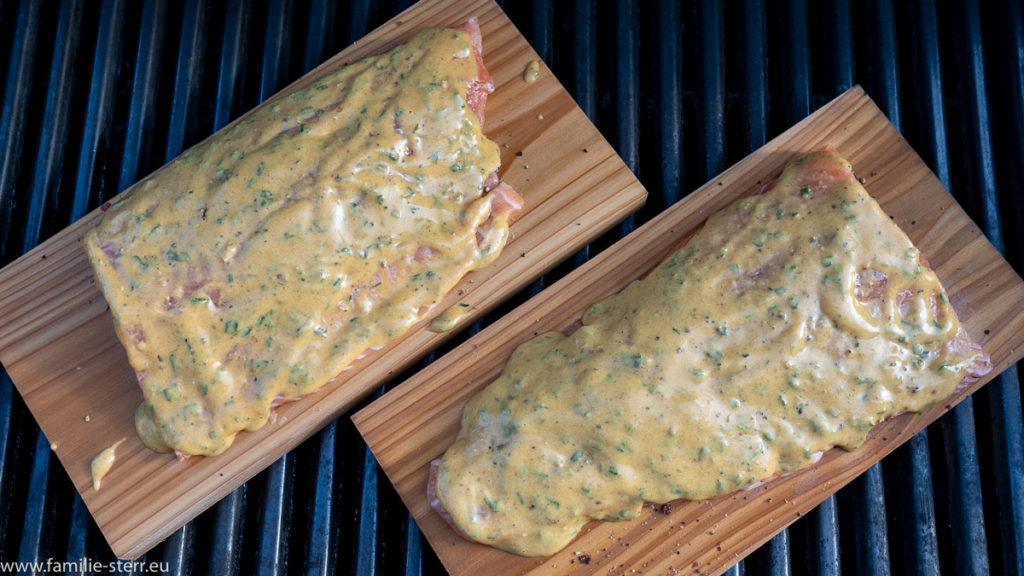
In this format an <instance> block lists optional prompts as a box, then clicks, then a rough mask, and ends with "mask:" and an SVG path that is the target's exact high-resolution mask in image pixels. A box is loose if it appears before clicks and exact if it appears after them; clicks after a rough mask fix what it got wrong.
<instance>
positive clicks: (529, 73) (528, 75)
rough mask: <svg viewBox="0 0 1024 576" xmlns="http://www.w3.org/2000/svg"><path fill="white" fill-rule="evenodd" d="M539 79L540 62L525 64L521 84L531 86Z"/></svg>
mask: <svg viewBox="0 0 1024 576" xmlns="http://www.w3.org/2000/svg"><path fill="white" fill-rule="evenodd" d="M539 77H540V62H538V61H537V60H530V61H529V62H527V63H526V68H524V69H523V82H526V83H527V84H533V83H534V82H536V81H537V78H539Z"/></svg>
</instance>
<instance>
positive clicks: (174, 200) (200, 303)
mask: <svg viewBox="0 0 1024 576" xmlns="http://www.w3.org/2000/svg"><path fill="white" fill-rule="evenodd" d="M476 78H477V61H476V58H475V57H474V52H473V50H472V46H471V39H470V36H469V34H467V33H466V32H463V31H457V30H452V29H431V30H424V31H421V32H419V33H417V34H416V35H415V36H413V37H412V38H411V39H410V40H409V42H408V43H406V44H404V45H401V46H398V47H396V48H394V49H393V50H391V51H390V52H387V53H385V54H382V55H379V56H375V57H371V58H367V59H365V60H362V61H360V62H357V63H354V64H351V65H348V66H346V67H343V68H341V69H339V70H337V71H336V72H333V73H331V74H329V75H327V76H324V77H322V78H320V79H319V80H317V81H315V82H314V83H313V84H312V85H310V86H308V87H306V88H304V89H301V90H298V91H295V92H293V93H291V94H288V95H287V96H282V97H279V98H276V99H275V100H274V101H273V102H271V103H269V105H265V106H262V107H260V108H259V109H258V110H256V111H254V112H253V113H252V114H251V115H249V116H248V117H247V118H245V120H243V121H242V122H241V123H239V124H237V125H235V126H233V127H232V128H230V129H228V130H226V131H222V132H219V133H217V134H216V135H214V136H211V137H210V138H208V139H207V140H205V141H203V142H201V143H200V144H198V145H196V146H194V147H193V148H191V149H189V150H187V151H185V152H184V153H183V154H182V155H181V156H180V157H178V158H177V159H175V160H174V161H172V162H171V163H169V164H168V165H167V166H165V167H163V168H162V169H160V170H159V171H157V172H156V173H154V174H153V175H151V176H150V177H148V178H146V179H145V180H143V181H141V182H140V183H139V184H136V185H135V186H133V187H132V188H131V190H130V191H129V192H128V193H127V194H126V195H125V197H124V199H123V200H121V201H120V202H119V203H117V204H116V205H114V206H112V207H111V208H110V209H109V210H108V211H107V213H106V215H105V217H104V219H103V221H102V222H101V224H100V225H99V227H98V228H97V229H95V230H93V231H90V232H89V233H88V234H87V235H86V237H85V239H84V242H85V245H86V249H87V251H88V254H89V257H90V261H91V263H92V265H93V267H94V270H95V272H96V277H97V279H98V280H99V283H100V286H101V288H102V290H103V293H104V296H105V297H106V299H107V301H108V303H109V304H110V308H111V312H112V314H113V316H114V321H115V326H116V329H117V332H118V335H119V337H120V339H121V341H122V343H124V345H125V348H126V350H127V352H128V357H129V360H130V363H131V365H132V367H133V368H135V370H136V372H137V373H138V375H139V378H140V383H141V385H142V388H143V391H144V395H145V401H144V403H143V404H142V405H141V406H140V407H139V409H138V411H137V412H136V427H137V429H138V431H139V434H140V436H141V438H142V439H143V441H144V442H145V444H146V445H147V446H149V447H150V448H152V449H154V450H157V451H169V450H176V451H179V452H181V453H185V454H203V455H212V454H218V453H220V452H222V451H223V450H225V449H226V448H227V447H228V446H230V445H231V443H232V441H233V439H234V437H235V435H236V434H237V433H238V432H239V431H241V430H255V429H258V428H260V427H261V426H263V425H264V424H265V423H266V422H267V420H268V417H269V416H270V410H271V405H272V403H273V402H275V400H279V399H281V398H295V397H299V396H303V395H305V394H309V393H312V392H314V391H315V390H317V389H318V388H320V387H321V386H322V385H323V384H324V383H325V382H327V381H328V380H330V379H332V378H333V377H335V376H336V375H337V374H339V373H340V372H341V371H342V370H343V369H344V368H346V367H347V366H348V365H349V364H351V363H352V362H353V361H354V360H356V359H357V358H359V357H361V356H362V355H364V354H365V353H366V352H367V351H368V350H370V349H373V348H377V347H380V346H382V345H384V344H385V343H387V342H388V341H390V340H392V339H394V338H396V337H397V336H399V335H401V334H402V333H404V332H405V331H406V330H407V329H409V327H410V326H411V325H412V324H413V323H414V322H415V321H416V320H417V319H419V318H420V317H422V315H423V314H424V313H425V311H426V310H429V309H430V308H431V307H432V306H433V305H434V304H436V303H437V301H438V300H439V299H440V297H441V296H442V295H443V294H445V293H446V292H448V291H449V290H450V289H451V288H452V287H453V286H454V285H455V283H456V282H457V281H458V280H459V279H460V278H461V277H462V276H463V275H464V274H466V273H467V272H469V271H470V270H473V269H475V268H478V267H480V266H482V265H484V264H486V263H488V262H490V261H491V260H493V259H494V258H495V257H496V256H497V254H498V252H499V251H500V250H501V248H502V246H503V244H504V243H505V240H506V238H507V236H508V215H507V214H503V215H501V216H492V213H491V197H490V195H486V194H485V192H486V189H485V182H486V181H487V180H488V177H489V176H491V175H492V174H493V173H494V172H496V171H497V169H498V165H499V161H500V156H499V150H498V147H497V145H496V144H494V143H493V142H491V141H490V140H488V139H487V138H486V137H484V135H483V133H482V131H481V125H480V121H479V119H478V118H477V116H476V114H475V113H474V112H473V111H472V109H471V108H470V106H469V105H468V104H467V100H468V96H469V94H468V93H469V85H470V83H471V82H473V81H475V80H476Z"/></svg>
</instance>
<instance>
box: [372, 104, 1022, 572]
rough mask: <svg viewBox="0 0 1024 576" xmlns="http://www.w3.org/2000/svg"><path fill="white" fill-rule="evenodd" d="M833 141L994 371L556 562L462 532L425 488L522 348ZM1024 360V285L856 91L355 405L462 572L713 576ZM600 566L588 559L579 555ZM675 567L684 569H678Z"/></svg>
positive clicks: (428, 528)
mask: <svg viewBox="0 0 1024 576" xmlns="http://www.w3.org/2000/svg"><path fill="white" fill-rule="evenodd" d="M824 144H832V145H834V146H835V147H836V148H837V149H838V151H839V153H840V154H841V155H842V156H844V157H845V158H847V159H848V160H850V161H851V162H852V163H853V166H854V171H855V173H856V174H857V176H858V177H860V178H863V179H865V181H866V187H867V189H868V192H869V193H871V194H872V195H873V196H874V197H875V198H876V199H877V200H878V201H879V203H880V204H881V205H882V207H883V208H884V209H885V211H886V212H887V213H888V214H889V215H891V216H892V217H893V219H894V220H895V222H896V223H897V224H898V225H899V226H900V227H901V228H902V229H903V230H904V231H906V232H907V234H908V235H909V236H910V238H911V239H912V240H913V241H914V243H915V244H916V245H917V246H918V247H919V248H920V250H921V252H922V253H923V254H924V256H925V257H926V258H927V260H928V261H929V262H930V263H931V265H932V266H933V268H934V269H935V271H936V272H937V274H938V276H939V278H940V279H941V280H942V282H943V284H944V285H945V287H946V289H947V291H948V293H949V295H950V299H951V301H952V302H953V305H954V306H955V308H956V310H957V312H958V314H959V316H960V318H961V320H962V321H963V322H964V324H965V326H966V328H967V330H968V332H969V333H970V334H971V335H972V336H973V337H974V338H975V339H976V340H977V341H979V342H980V343H982V344H983V345H984V346H985V348H986V350H987V351H988V352H989V353H990V354H991V356H992V361H993V365H994V367H995V369H994V371H993V372H992V374H990V375H989V377H987V378H985V379H984V380H982V381H980V382H977V383H976V384H974V385H972V386H970V387H965V388H962V389H960V390H958V391H957V392H956V393H955V394H954V395H953V396H951V397H950V398H949V399H948V400H947V401H946V402H944V403H940V404H939V405H936V406H935V407H933V408H932V409H930V410H928V411H927V412H924V413H921V414H903V415H900V416H897V417H895V418H892V419H890V420H888V421H886V422H884V423H882V424H880V425H879V426H877V427H876V428H875V429H874V430H873V431H872V433H871V434H870V436H869V438H868V440H867V442H866V443H865V444H864V445H863V446H862V447H861V448H860V449H858V450H855V451H853V452H846V451H843V450H840V449H833V450H830V451H828V452H826V453H825V455H824V456H823V458H822V459H821V460H820V461H819V462H817V463H816V464H814V465H812V466H810V467H808V468H805V469H803V470H801V471H799V472H796V473H793V474H790V475H787V476H784V477H778V478H775V479H772V480H770V481H768V482H765V483H763V484H761V485H759V486H757V487H754V488H750V489H747V490H743V491H740V492H736V493H734V494H729V495H725V496H722V497H720V498H717V499H715V500H709V501H677V502H675V503H673V505H672V509H671V511H670V512H669V513H667V514H666V513H662V512H661V511H656V510H654V509H653V507H650V506H648V507H647V508H646V509H645V511H644V512H643V513H642V514H641V515H640V517H639V518H637V519H635V520H633V521H625V522H605V523H598V522H594V523H591V524H589V525H588V526H587V527H586V528H584V530H583V532H582V533H581V535H580V536H579V537H578V538H577V539H576V540H575V541H574V542H573V543H572V544H570V545H569V546H568V547H567V548H566V549H564V550H563V551H561V552H559V553H557V554H555V555H553V556H551V557H549V558H546V559H536V558H534V559H530V558H521V557H517V556H514V555H511V554H507V553H504V552H501V551H498V550H495V549H492V548H488V547H485V546H482V545H480V544H476V543H472V542H469V541H468V540H465V539H463V538H461V537H459V536H458V535H457V534H456V533H455V532H454V531H453V530H452V529H451V528H450V527H449V526H448V525H447V524H445V523H444V522H443V521H442V520H441V518H440V517H439V516H438V515H437V514H436V513H434V512H433V511H432V510H431V509H430V507H429V504H428V502H427V500H426V497H425V494H424V488H425V486H426V481H427V471H428V467H429V462H430V460H431V459H433V458H436V457H438V456H440V455H441V453H442V452H443V451H444V449H445V448H446V447H447V446H448V445H449V444H451V443H452V442H453V441H454V439H455V436H456V434H457V432H458V426H459V418H460V416H461V412H462V407H463V406H464V405H465V403H466V401H467V400H468V399H469V398H470V397H471V396H472V395H473V394H474V393H475V392H477V391H478V390H480V389H481V388H483V387H484V386H486V385H487V384H488V383H489V382H490V381H491V380H493V379H494V378H495V377H496V376H497V375H498V374H499V373H500V371H501V369H502V368H503V365H504V363H505V360H506V359H507V358H508V356H509V355H510V353H511V352H512V350H513V349H514V348H515V347H516V346H517V345H518V344H520V343H521V342H523V341H525V340H527V339H529V338H531V337H533V336H534V335H536V334H538V333H540V332H544V331H550V330H565V329H566V328H569V327H570V326H571V325H573V324H574V323H575V322H576V321H578V320H579V318H580V317H581V316H582V313H583V311H584V310H585V309H586V308H587V307H588V306H589V305H590V304H592V303H594V302H596V301H598V300H600V299H601V298H603V297H605V296H607V295H609V294H612V293H614V292H616V291H618V290H620V289H622V288H623V287H624V286H626V285H627V284H628V283H629V282H631V281H632V280H634V279H636V278H638V277H640V276H642V275H644V274H645V273H647V272H648V271H650V270H651V269H652V268H653V267H654V266H655V265H657V264H658V263H659V262H661V261H662V260H664V259H665V258H666V257H667V256H669V255H670V254H671V253H672V252H673V251H674V249H675V248H676V247H677V246H679V245H680V243H681V242H682V241H683V240H684V239H686V238H687V237H689V236H690V235H691V234H692V232H693V231H694V230H695V229H696V228H697V227H699V226H700V225H701V224H702V223H703V222H704V220H705V219H706V218H707V216H708V215H709V214H711V213H712V212H714V211H716V210H718V209H720V208H722V207H724V206H726V205H727V204H729V203H731V202H733V201H735V200H737V199H739V198H741V197H744V196H749V195H751V194H753V193H754V192H755V191H756V190H757V189H758V188H759V187H760V186H761V184H762V183H764V182H767V181H769V180H770V179H772V178H774V177H775V176H777V175H778V174H779V173H781V171H782V168H783V167H784V165H785V164H786V163H787V162H788V161H790V160H792V159H794V158H795V157H796V156H798V155H799V154H801V153H803V152H806V151H810V150H813V149H816V148H819V147H820V146H822V145H824ZM1022 354H1024V282H1022V281H1021V279H1020V277H1019V276H1017V274H1016V273H1015V272H1014V271H1013V270H1012V269H1011V268H1010V266H1009V265H1008V264H1007V263H1006V261H1005V260H1004V259H1003V258H1002V257H1001V256H1000V255H999V253H998V252H997V251H996V250H995V249H994V248H993V247H992V245H991V244H990V243H989V242H988V241H987V240H986V239H985V237H984V236H983V235H982V233H981V231H980V230H979V229H978V227H977V226H975V225H974V223H973V222H972V221H971V220H970V218H969V217H968V216H967V214H966V213H965V212H964V211H963V210H962V209H961V208H960V206H959V205H957V203H956V202H955V200H954V199H953V197H952V196H951V195H950V194H949V193H948V192H947V191H946V190H945V188H943V186H942V184H941V183H940V182H939V180H938V179H937V178H936V177H935V175H934V174H932V172H931V171H930V170H929V169H928V167H927V166H926V165H925V164H924V163H923V162H922V161H921V159H920V158H919V157H918V156H917V154H916V153H915V152H914V151H913V150H912V149H911V148H910V146H909V145H907V143H906V142H905V141H904V140H903V138H902V137H901V136H900V134H899V133H898V132H897V131H896V129H895V128H894V127H893V126H892V124H890V123H889V121H888V120H887V119H886V118H885V116H884V115H883V114H882V112H881V111H880V110H879V109H878V108H877V107H876V106H875V104H874V103H873V102H872V101H871V100H870V98H868V97H867V95H866V94H865V93H864V92H863V90H861V89H860V88H859V87H855V88H853V89H851V90H849V91H848V92H846V93H845V94H843V95H841V96H840V97H839V98H837V99H835V100H834V101H832V102H831V103H829V104H828V105H826V106H825V107H823V108H822V109H821V110H819V111H817V112H815V113H814V114H812V115H811V116H809V117H808V118H806V119H805V120H803V121H802V122H800V123H799V124H797V125H796V126H794V127H792V128H791V129H789V130H787V131H786V132H785V133H783V134H782V135H781V136H779V137H777V138H775V139H774V140H772V141H771V142H769V143H768V144H766V145H765V146H763V147H762V148H760V149H758V150H757V151H755V152H754V153H753V154H751V155H750V156H748V157H747V158H745V159H744V160H742V161H741V162H739V163H738V164H736V165H735V166H733V167H732V168H730V169H729V170H727V171H726V172H724V173H723V174H721V175H720V176H718V177H717V178H715V179H714V180H712V181H711V182H708V183H707V184H705V185H704V186H702V187H701V188H700V189H698V190H697V191H696V192H694V193H693V194H691V195H690V196H688V197H687V198H685V199H684V200H683V201H681V202H679V203H677V204H675V205H674V206H672V207H671V208H669V209H667V210H666V211H664V212H663V213H662V214H660V215H659V216H658V217H656V218H654V219H653V220H651V221H650V222H648V223H647V224H646V225H644V226H643V227H642V228H640V229H638V230H636V231H635V232H634V233H632V234H630V235H629V236H627V237H626V238H624V239H622V240H620V241H619V242H618V243H616V244H615V245H614V246H612V247H611V248H609V249H608V250H606V251H604V252H602V253H601V254H600V255H599V256H598V257H596V258H594V259H593V260H591V261H590V262H588V263H587V264H586V265H584V266H582V267H580V268H578V269H577V270H575V271H574V272H572V273H571V274H569V275H568V276H566V277H565V278H563V279H562V280H561V281H559V282H558V283H556V284H554V285H552V286H551V287H549V288H548V289H546V290H545V291H543V292H541V293H540V294H538V295H537V296H536V297H535V298H533V299H531V300H530V301H528V302H527V303H525V304H523V305H522V306H520V307H519V308H517V309H516V310H515V311H514V312H512V313H510V314H508V315H507V316H505V317H504V318H502V319H501V320H500V321H498V322H496V323H495V324H493V325H491V326H489V327H488V328H487V329H485V330H484V331H482V332H480V333H479V334H477V335H476V336H474V337H473V338H471V339H470V340H468V341H467V342H466V343H465V344H463V345H461V346H459V347H458V348H456V349H455V350H453V351H452V352H450V353H449V354H447V355H445V356H444V357H442V358H441V359H439V360H438V361H436V362H434V363H432V364H431V365H430V366H428V367H427V368H426V369H424V370H423V371H421V372H419V373H418V374H416V375H415V376H413V377H412V378H410V379H409V380H408V381H407V382H405V383H403V384H402V385H400V386H398V387H397V388H395V389H394V390H392V391H391V392H389V393H388V394H386V395H384V396H383V397H381V398H380V399H378V400H377V401H375V402H373V403H372V404H370V405H369V406H367V407H366V408H364V409H363V410H361V411H359V412H358V413H357V414H356V415H355V416H354V417H353V420H354V421H355V423H356V426H357V427H358V428H359V431H360V433H361V434H362V435H363V437H364V438H365V439H366V441H367V443H368V444H369V446H370V448H371V449H372V450H373V452H374V454H375V455H376V457H377V459H378V460H379V461H380V463H381V466H382V467H383V469H384V471H385V472H386V473H387V475H388V477H389V478H390V479H391V481H392V483H393V484H394V485H395V487H396V488H397V490H398V492H399V494H400V495H401V497H402V498H403V500H404V502H405V503H406V505H407V506H408V507H409V509H410V510H411V511H412V513H413V515H414V517H415V518H416V521H417V522H419V525H420V527H421V528H422V529H423V531H424V533H425V534H426V536H427V538H428V540H429V541H430V543H431V545H432V546H433V547H434V549H435V550H436V551H437V553H438V555H439V556H440V558H441V560H442V561H443V562H444V564H445V566H446V567H447V568H448V570H449V571H450V572H451V573H452V574H456V575H471V574H482V573H484V570H486V573H487V574H489V575H490V576H502V575H507V574H532V575H552V574H605V573H615V574H622V573H632V572H631V570H634V569H635V570H638V571H642V572H643V573H649V574H664V573H673V574H675V573H679V574H698V573H699V574H715V573H720V572H722V571H724V570H725V569H726V568H727V567H728V566H730V565H732V564H734V563H735V562H737V561H738V560H739V559H740V558H742V557H744V556H746V555H747V554H748V553H750V552H751V551H753V550H754V549H755V548H756V547H758V546H759V545H761V544H762V543H764V542H766V541H767V540H769V539H770V538H771V537H772V536H773V535H775V534H776V533H778V532H779V531H781V530H782V529H783V528H784V527H786V526H787V525H788V524H790V523H792V522H793V521H794V520H796V519H797V518H798V517H800V516H801V515H802V514H805V513H807V512H808V511H809V510H811V509H812V508H814V507H815V506H817V505H818V504H819V503H820V502H821V501H822V500H824V499H825V498H826V497H827V496H829V495H830V494H833V493H835V492H836V491H838V490H839V489H840V488H841V487H843V486H844V485H846V484H847V483H848V482H850V481H851V480H852V479H853V478H855V477H856V476H857V475H858V474H860V473H861V472H863V471H864V470H866V469H867V468H869V467H870V466H871V465H872V464H874V463H875V462H877V461H878V460H880V459H881V458H882V457H883V456H885V455H886V454H888V453H890V452H892V451H893V450H894V449H895V448H896V447H897V446H899V445H900V444H901V443H903V442H904V441H906V440H908V439H909V438H910V437H911V436H912V435H913V434H915V433H916V432H918V431H919V430H921V429H922V428H924V427H925V426H926V425H928V424H929V423H931V422H932V421H934V420H935V419H936V418H938V417H939V416H941V415H942V414H943V413H944V412H946V411H947V410H949V409H950V408H951V407H952V406H954V405H956V404H957V403H958V402H960V401H961V400H962V399H963V398H964V397H965V396H966V395H968V394H970V393H972V392H974V391H975V390H977V389H978V388H979V387H981V386H982V385H983V384H985V382H987V381H988V380H991V379H992V378H993V377H994V376H995V375H996V374H997V373H999V372H1001V371H1002V370H1004V369H1005V368H1007V367H1008V366H1010V365H1011V364H1013V363H1014V362H1016V361H1017V360H1019V359H1020V358H1021V356H1022ZM584 555H585V556H587V557H588V562H584V561H583V556H584ZM674 570H677V571H678V572H676V571H674Z"/></svg>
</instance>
